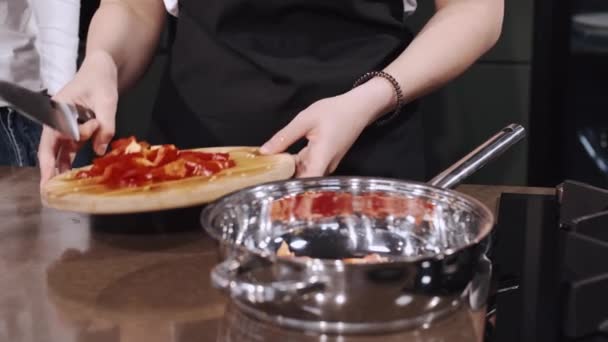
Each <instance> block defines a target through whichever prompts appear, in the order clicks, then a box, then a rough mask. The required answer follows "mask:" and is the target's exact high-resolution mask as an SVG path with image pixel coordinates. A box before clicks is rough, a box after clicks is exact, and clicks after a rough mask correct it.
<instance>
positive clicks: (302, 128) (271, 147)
mask: <svg viewBox="0 0 608 342" xmlns="http://www.w3.org/2000/svg"><path fill="white" fill-rule="evenodd" d="M311 128H312V121H311V120H310V119H307V118H306V115H301V114H300V115H298V116H296V117H295V118H294V119H293V120H292V121H291V122H290V123H289V124H287V126H285V127H284V128H283V129H281V130H280V131H278V132H277V133H276V134H275V135H274V136H273V137H272V138H270V140H268V141H267V142H266V143H265V144H264V145H262V147H261V148H260V153H262V154H274V153H280V152H283V151H285V150H286V149H287V148H289V146H291V145H292V144H293V143H295V142H296V141H298V140H299V139H300V138H303V137H304V136H306V133H308V131H309V130H310V129H311Z"/></svg>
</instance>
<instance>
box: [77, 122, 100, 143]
mask: <svg viewBox="0 0 608 342" xmlns="http://www.w3.org/2000/svg"><path fill="white" fill-rule="evenodd" d="M99 127H100V123H99V121H98V120H97V119H93V120H89V121H87V122H85V123H83V124H82V125H80V126H79V127H78V130H79V131H80V142H85V141H87V140H89V139H91V137H92V136H93V134H95V131H97V129H98V128H99Z"/></svg>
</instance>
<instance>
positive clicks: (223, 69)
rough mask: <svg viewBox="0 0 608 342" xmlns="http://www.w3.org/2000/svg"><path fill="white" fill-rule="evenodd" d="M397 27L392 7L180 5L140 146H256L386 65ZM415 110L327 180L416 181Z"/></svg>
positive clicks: (338, 1)
mask: <svg viewBox="0 0 608 342" xmlns="http://www.w3.org/2000/svg"><path fill="white" fill-rule="evenodd" d="M403 17H404V14H403V3H402V0H206V1H201V0H180V8H179V19H178V24H177V31H176V34H175V41H174V43H173V47H172V53H171V57H170V62H169V63H168V64H169V67H168V70H167V73H166V74H165V76H164V78H163V82H162V86H161V89H160V92H159V100H158V102H157V106H156V110H155V112H154V114H153V120H152V125H151V127H152V132H151V134H150V135H149V137H148V139H149V140H150V141H151V142H153V143H174V144H176V145H177V146H178V147H180V148H189V147H205V146H236V145H249V146H259V145H261V144H262V143H264V142H265V141H266V140H268V139H269V138H270V137H272V135H273V134H274V133H276V132H277V131H278V130H279V129H281V128H282V127H283V126H285V125H286V124H287V123H289V121H290V120H291V119H293V118H294V117H295V115H296V114H298V113H299V112H300V111H302V110H303V109H305V108H306V107H308V106H309V105H310V104H312V103H313V102H315V101H317V100H320V99H323V98H326V97H331V96H335V95H338V94H342V93H344V92H346V91H348V90H349V89H350V88H351V86H352V84H353V82H354V81H355V80H356V79H357V78H358V77H360V76H361V75H362V74H364V73H366V72H368V71H372V70H381V69H382V68H383V67H384V66H385V65H387V64H388V63H390V61H392V60H393V59H394V58H396V57H397V56H398V55H399V54H400V53H401V52H402V51H403V50H404V49H405V47H407V45H408V44H409V42H410V41H411V39H412V35H411V33H409V32H408V31H407V30H406V29H405V27H404V24H403ZM415 107H416V106H415V104H410V105H408V106H406V107H405V108H404V109H403V111H402V113H401V114H400V115H399V116H398V117H397V118H396V119H394V120H392V121H391V122H390V123H388V124H386V125H383V126H380V127H377V126H370V127H369V128H367V129H366V130H365V131H364V132H363V133H362V135H361V136H360V137H359V139H358V140H357V141H356V142H355V144H354V145H353V147H352V148H351V150H350V151H349V152H348V153H347V155H346V156H345V158H344V159H343V161H342V162H341V163H340V166H339V167H338V170H336V172H335V174H339V175H356V176H376V177H391V178H407V179H418V180H421V179H423V178H424V158H423V147H422V128H421V120H420V118H419V116H418V114H417V113H416V110H415ZM327 115H331V112H328V113H327ZM304 143H305V142H300V143H299V144H296V146H293V147H292V148H291V149H290V152H292V153H293V152H296V151H297V150H298V149H300V148H302V146H304Z"/></svg>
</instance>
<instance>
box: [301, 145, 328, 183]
mask: <svg viewBox="0 0 608 342" xmlns="http://www.w3.org/2000/svg"><path fill="white" fill-rule="evenodd" d="M327 151H328V149H326V148H323V145H322V144H319V143H316V144H315V143H312V144H311V143H309V144H308V146H306V147H305V148H304V149H303V150H302V151H300V153H299V154H298V158H297V159H298V168H297V170H296V171H297V172H296V177H298V178H308V177H321V176H325V174H326V173H327V170H328V168H329V162H330V159H331V158H330V156H329V155H328V153H327Z"/></svg>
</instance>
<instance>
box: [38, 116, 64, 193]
mask: <svg viewBox="0 0 608 342" xmlns="http://www.w3.org/2000/svg"><path fill="white" fill-rule="evenodd" d="M58 148H59V135H58V134H57V133H56V132H55V131H54V130H52V129H51V128H49V127H46V126H45V127H44V128H43V130H42V135H41V136H40V145H39V146H38V164H39V166H40V184H41V185H44V184H45V183H46V182H47V181H48V180H49V179H51V177H53V175H54V174H55V166H56V165H55V156H56V154H57V150H58Z"/></svg>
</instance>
